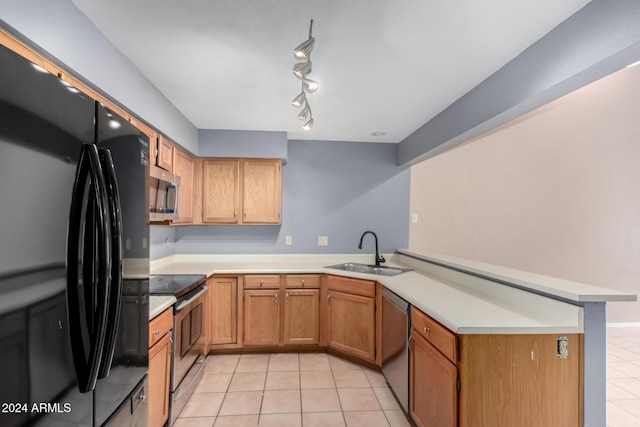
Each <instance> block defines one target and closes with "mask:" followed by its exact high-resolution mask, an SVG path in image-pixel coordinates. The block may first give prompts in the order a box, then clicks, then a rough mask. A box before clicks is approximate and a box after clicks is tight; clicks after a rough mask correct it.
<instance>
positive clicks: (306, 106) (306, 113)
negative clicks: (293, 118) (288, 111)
mask: <svg viewBox="0 0 640 427" xmlns="http://www.w3.org/2000/svg"><path fill="white" fill-rule="evenodd" d="M309 116H311V108H309V104H307V103H305V104H304V108H303V109H302V111H300V114H298V119H300V120H307V117H309Z"/></svg>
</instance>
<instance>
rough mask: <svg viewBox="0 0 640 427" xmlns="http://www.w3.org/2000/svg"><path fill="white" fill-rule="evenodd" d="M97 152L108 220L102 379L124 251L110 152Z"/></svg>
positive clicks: (111, 345) (112, 340) (116, 316)
mask: <svg viewBox="0 0 640 427" xmlns="http://www.w3.org/2000/svg"><path fill="white" fill-rule="evenodd" d="M98 152H99V154H100V163H101V166H102V170H103V172H104V174H105V181H106V188H107V197H108V205H107V208H108V209H109V219H110V220H111V223H110V227H111V253H110V256H111V287H110V290H109V295H107V298H106V299H105V302H106V304H107V322H106V323H107V332H106V334H105V344H104V351H103V355H102V358H101V362H100V370H99V371H98V379H102V378H106V377H107V376H109V371H110V369H111V363H112V361H113V355H114V353H115V349H116V338H117V334H118V325H119V323H120V311H121V309H122V281H123V277H122V268H123V265H122V263H123V258H124V254H123V246H122V211H121V205H120V194H119V191H118V181H117V179H116V173H115V168H114V166H113V158H112V157H111V152H110V151H109V150H108V149H106V148H102V149H99V150H98Z"/></svg>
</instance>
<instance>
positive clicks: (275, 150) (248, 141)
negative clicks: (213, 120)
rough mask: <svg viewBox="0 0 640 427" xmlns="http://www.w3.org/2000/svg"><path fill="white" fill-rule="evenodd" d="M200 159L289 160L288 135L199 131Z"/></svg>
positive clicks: (280, 133) (283, 133)
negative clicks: (249, 158) (252, 158)
mask: <svg viewBox="0 0 640 427" xmlns="http://www.w3.org/2000/svg"><path fill="white" fill-rule="evenodd" d="M198 155H199V156H200V157H243V158H246V157H254V158H264V159H266V158H272V159H283V160H286V158H287V133H286V132H270V131H269V132H267V131H250V130H245V131H237V130H220V129H200V130H198Z"/></svg>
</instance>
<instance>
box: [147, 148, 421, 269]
mask: <svg viewBox="0 0 640 427" xmlns="http://www.w3.org/2000/svg"><path fill="white" fill-rule="evenodd" d="M409 184H410V170H408V169H404V168H399V167H398V166H397V157H396V145H395V144H378V143H362V142H328V141H299V140H292V141H289V142H288V158H287V162H286V165H285V166H284V168H283V200H282V225H266V226H248V225H247V226H181V227H174V228H170V227H152V230H151V257H152V258H153V259H156V258H160V257H162V256H166V255H169V254H171V253H173V252H175V253H181V254H193V253H197V254H203V253H204V254H215V253H359V252H360V251H359V250H358V247H357V246H358V241H359V239H360V235H361V234H362V232H364V231H365V230H373V231H375V232H376V233H377V235H378V238H379V243H380V251H381V252H394V251H395V250H396V249H397V248H401V247H406V246H407V245H408V233H409ZM286 235H291V236H292V238H293V244H292V245H290V246H287V245H285V236H286ZM318 236H328V237H329V246H318V245H317V239H318ZM167 238H168V239H169V244H167V243H166V239H167ZM174 242H175V243H174ZM373 251H374V244H373V239H372V238H371V236H367V238H366V240H365V243H364V249H363V252H364V253H373Z"/></svg>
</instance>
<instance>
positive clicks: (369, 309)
mask: <svg viewBox="0 0 640 427" xmlns="http://www.w3.org/2000/svg"><path fill="white" fill-rule="evenodd" d="M327 287H328V290H327V301H326V303H327V309H326V313H327V322H326V337H327V338H326V340H327V346H328V347H329V348H331V349H334V350H337V351H339V352H341V353H345V354H348V355H351V356H354V357H357V358H359V359H362V360H365V361H368V362H375V360H376V313H375V312H376V300H375V295H376V290H375V289H376V284H375V282H371V281H367V280H360V279H352V278H346V277H339V276H329V279H328V286H327Z"/></svg>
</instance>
